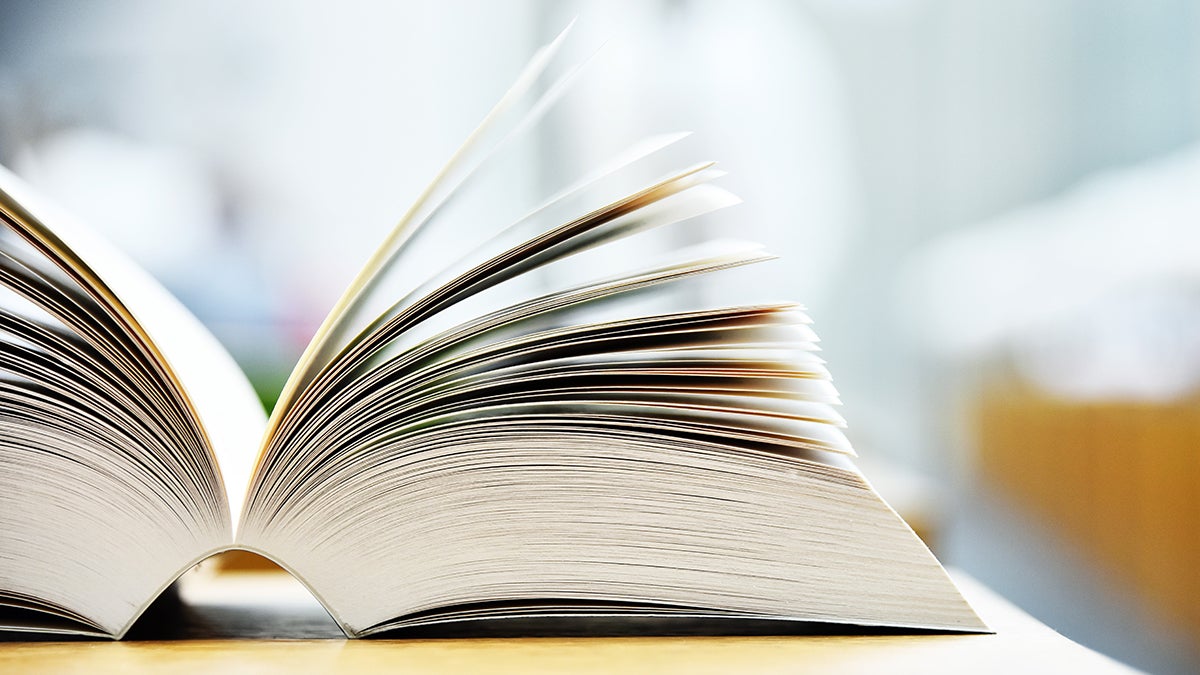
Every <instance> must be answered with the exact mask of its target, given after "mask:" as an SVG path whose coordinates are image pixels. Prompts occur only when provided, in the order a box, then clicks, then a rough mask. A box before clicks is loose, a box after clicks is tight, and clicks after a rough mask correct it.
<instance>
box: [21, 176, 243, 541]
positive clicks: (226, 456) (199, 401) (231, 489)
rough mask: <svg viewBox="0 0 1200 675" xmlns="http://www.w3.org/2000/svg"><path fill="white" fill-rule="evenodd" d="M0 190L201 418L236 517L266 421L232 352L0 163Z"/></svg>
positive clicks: (129, 264) (154, 284)
mask: <svg viewBox="0 0 1200 675" xmlns="http://www.w3.org/2000/svg"><path fill="white" fill-rule="evenodd" d="M0 192H3V193H7V194H8V195H10V196H11V197H12V199H13V200H14V201H15V203H11V204H10V203H6V204H5V206H6V208H10V209H16V210H17V211H18V212H20V213H21V215H22V221H23V222H24V223H25V224H26V225H27V226H28V227H29V228H30V233H31V234H32V235H33V236H35V237H36V238H37V239H38V240H39V241H40V242H41V243H42V244H43V245H44V246H46V247H47V248H48V249H50V250H52V251H54V252H55V253H56V254H57V255H58V256H59V257H61V258H62V259H63V260H64V261H65V262H66V263H67V264H69V265H70V266H71V268H72V269H73V270H75V271H76V272H77V273H78V274H79V275H80V276H81V277H82V278H83V279H85V280H86V281H87V283H88V284H89V285H90V286H92V287H93V288H94V289H95V290H96V291H97V292H98V293H100V295H101V296H102V298H103V299H104V301H105V302H106V303H107V304H109V305H110V306H111V307H112V308H113V309H115V310H116V311H117V312H118V313H119V315H120V318H122V319H123V320H124V321H125V322H126V323H127V324H128V325H129V327H130V328H131V329H132V330H133V332H134V334H135V336H136V337H138V338H139V339H140V340H141V341H142V342H143V343H144V345H145V347H146V348H147V349H148V350H149V352H150V353H151V354H152V355H153V356H154V357H155V358H156V359H157V360H158V361H160V362H161V364H162V365H163V367H164V370H165V371H166V372H167V373H168V374H169V376H170V377H171V379H172V380H173V382H174V384H175V386H176V387H177V388H178V390H179V392H180V393H181V395H182V396H183V397H184V398H185V400H186V402H187V404H188V406H189V407H190V408H191V409H192V411H193V412H194V413H195V415H196V417H197V418H198V419H199V421H200V426H201V430H202V432H203V433H204V434H205V436H206V437H207V439H208V442H209V447H210V449H211V450H212V453H213V454H214V456H215V457H214V461H215V463H216V464H217V465H218V467H219V471H218V475H219V476H221V477H222V480H223V482H224V485H225V492H226V494H227V496H228V497H229V499H230V502H231V504H230V514H231V518H232V519H234V520H236V519H237V517H238V514H240V513H241V502H242V499H243V497H244V493H245V485H246V484H247V482H248V481H249V476H250V471H251V468H252V464H253V461H254V457H255V449H256V448H257V445H258V439H259V437H260V436H261V434H262V430H263V427H264V425H265V419H266V418H265V414H264V412H263V409H262V405H261V404H260V403H259V401H258V397H257V396H256V395H255V393H254V389H253V388H252V387H251V386H250V383H249V381H248V380H247V379H246V376H245V375H244V374H243V373H242V371H241V369H240V368H238V366H237V364H236V363H235V362H234V360H233V357H231V356H230V355H229V352H228V351H226V350H225V348H224V347H223V346H222V345H221V344H220V343H219V342H218V341H217V339H216V338H215V337H213V335H212V334H211V333H210V332H209V331H208V330H207V329H206V328H205V327H204V326H203V325H202V324H201V323H200V322H199V320H197V319H196V317H195V316H194V315H192V314H191V312H189V311H188V310H187V309H186V308H185V307H184V306H183V305H182V304H180V303H179V301H178V300H176V299H175V298H174V297H173V296H172V295H171V294H170V293H168V292H167V290H166V289H164V288H163V287H162V286H161V285H160V284H159V283H158V281H156V280H155V279H154V278H153V277H151V276H150V275H149V274H148V273H147V272H145V271H144V270H142V269H141V268H140V267H138V266H137V265H136V264H135V263H134V262H132V261H131V260H129V259H128V258H127V257H126V256H125V255H124V254H123V253H121V252H120V251H118V250H117V249H116V248H114V247H113V246H112V245H111V244H109V243H108V242H106V241H104V240H103V239H102V238H100V237H98V236H97V235H96V234H95V233H93V232H91V231H90V230H89V229H87V228H86V227H84V226H82V225H80V224H78V223H76V222H75V221H74V220H72V219H71V218H70V217H69V216H67V215H66V214H64V213H62V212H59V211H57V210H56V209H54V207H53V206H52V205H50V204H49V203H47V202H45V201H44V200H42V199H39V198H38V196H37V195H36V194H35V193H34V192H33V191H32V190H30V189H29V187H28V186H26V185H25V184H24V183H23V182H22V181H20V180H19V179H18V178H17V177H16V176H14V175H13V174H12V173H10V172H8V171H7V170H4V169H3V168H0ZM232 524H233V525H234V526H236V523H232Z"/></svg>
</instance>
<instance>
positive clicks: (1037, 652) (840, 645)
mask: <svg viewBox="0 0 1200 675" xmlns="http://www.w3.org/2000/svg"><path fill="white" fill-rule="evenodd" d="M954 577H955V579H956V581H957V582H958V583H959V586H960V587H961V588H962V590H963V592H964V593H965V594H966V596H967V598H968V600H970V602H971V604H972V605H973V606H974V607H975V608H976V610H977V611H978V612H979V614H980V616H982V617H983V618H984V620H985V621H987V622H988V624H989V625H990V626H991V627H992V628H993V630H995V631H996V633H995V634H994V635H958V634H929V633H926V634H917V635H913V634H895V633H886V632H885V633H879V632H876V633H874V634H871V633H863V632H862V631H858V632H855V631H853V630H852V629H848V630H840V629H838V630H833V634H823V635H788V636H781V635H743V636H736V637H735V636H712V635H707V636H705V635H690V636H685V637H663V636H658V637H646V636H627V637H561V636H560V637H502V638H501V637H471V638H462V637H457V638H452V639H451V638H445V637H441V638H438V637H411V636H410V637H406V638H402V639H366V640H346V639H343V638H341V637H340V635H341V634H340V633H339V632H338V630H337V628H336V626H335V625H334V624H333V622H332V620H331V619H330V618H329V616H328V615H327V614H325V613H324V610H322V608H321V607H320V605H319V604H317V603H316V601H315V600H313V599H312V596H311V595H309V594H308V593H307V592H306V591H305V590H304V588H303V587H302V586H300V585H299V584H298V583H296V582H295V581H294V580H292V579H291V578H290V577H287V576H286V575H282V574H273V573H245V572H243V573H224V574H220V575H215V576H213V575H209V576H207V577H201V578H190V579H185V581H186V582H187V583H186V584H184V585H183V586H181V589H180V591H179V594H178V595H179V598H178V600H177V601H175V602H170V601H165V602H160V603H158V604H157V605H156V606H155V607H154V608H152V611H151V612H150V613H148V615H147V616H146V617H145V618H144V619H143V621H141V622H139V625H138V626H137V627H135V631H134V633H133V635H132V636H131V637H130V638H127V639H126V640H125V641H122V642H110V641H97V640H79V641H69V642H63V641H42V642H16V641H9V642H0V672H53V673H96V672H109V671H111V672H130V671H137V670H141V669H144V670H148V671H153V672H164V673H219V674H221V675H234V674H236V673H276V672H279V673H298V672H321V673H326V672H347V673H361V672H379V671H387V672H396V671H399V672H404V673H460V672H469V673H475V672H494V673H531V672H572V673H601V672H662V673H676V672H678V673H687V674H688V675H699V674H701V673H733V672H756V673H790V672H818V673H981V672H982V673H987V672H997V673H1014V672H1020V673H1023V674H1024V673H1040V672H1046V673H1108V672H1114V673H1128V672H1133V671H1131V670H1129V669H1127V668H1125V667H1124V666H1122V665H1120V664H1118V663H1116V662H1115V661H1112V660H1110V659H1108V658H1106V657H1104V656H1101V655H1099V654H1097V653H1096V652H1093V651H1090V650H1088V649H1086V648H1084V647H1081V646H1079V645H1077V644H1075V643H1073V642H1071V641H1070V640H1067V639H1066V638H1064V637H1062V636H1061V635H1059V634H1057V633H1055V632H1054V631H1052V630H1051V629H1049V628H1047V627H1046V626H1044V625H1042V624H1041V623H1039V622H1037V621H1036V620H1034V619H1033V618H1032V617H1030V616H1028V615H1026V614H1025V613H1023V612H1021V611H1020V610H1019V609H1017V608H1015V607H1013V606H1012V605H1011V604H1009V603H1007V602H1006V601H1004V600H1003V599H1001V598H1000V597H999V596H997V595H995V594H994V593H992V592H991V591H989V590H988V589H986V588H984V587H983V586H982V585H980V584H979V583H977V582H975V581H974V580H972V579H970V578H969V577H967V576H965V575H963V574H958V573H955V574H954ZM578 628H579V627H578V626H576V627H575V628H574V629H575V630H578ZM612 628H613V626H608V627H607V628H604V627H602V628H601V629H602V630H604V631H605V632H612ZM566 629H567V630H566V631H564V630H562V629H555V630H554V631H553V632H557V633H563V632H570V630H572V628H571V627H570V626H567V627H566ZM584 630H585V632H586V631H594V630H595V627H594V626H592V627H584ZM476 633H477V634H478V633H479V629H476ZM542 633H543V634H544V633H545V631H544V630H543V631H542ZM184 638H186V639H184Z"/></svg>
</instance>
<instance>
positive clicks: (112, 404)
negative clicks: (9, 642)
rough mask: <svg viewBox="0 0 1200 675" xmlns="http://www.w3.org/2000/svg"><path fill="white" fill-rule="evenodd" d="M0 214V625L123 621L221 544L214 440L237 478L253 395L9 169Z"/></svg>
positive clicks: (225, 530) (144, 280)
mask: <svg viewBox="0 0 1200 675" xmlns="http://www.w3.org/2000/svg"><path fill="white" fill-rule="evenodd" d="M0 217H2V219H3V222H4V225H5V226H6V227H5V231H4V233H3V236H2V237H0V282H2V284H3V286H4V287H5V292H4V296H3V301H2V303H0V306H2V307H3V309H2V310H0V354H3V363H0V371H2V372H0V403H2V405H0V464H2V465H3V466H5V467H6V470H5V471H4V472H0V495H2V496H0V500H3V508H0V551H3V555H0V628H9V629H17V630H36V631H47V630H51V631H63V632H83V633H95V634H105V635H118V636H119V635H121V634H123V633H124V631H125V630H127V629H128V628H129V626H130V624H131V623H132V622H133V621H134V620H135V619H136V618H137V616H138V615H139V614H140V613H141V611H142V610H143V609H144V608H145V607H146V605H147V604H148V603H149V602H150V601H151V600H153V599H154V598H155V597H157V595H158V594H159V593H160V592H161V591H162V589H163V588H164V587H165V586H166V585H167V584H169V583H170V582H171V581H172V580H174V579H175V578H176V577H177V576H178V575H179V574H181V573H182V572H184V571H185V570H186V569H187V568H189V567H190V566H191V565H192V564H194V563H195V562H196V561H197V560H199V559H202V558H204V557H207V556H208V555H211V554H212V553H213V552H214V551H217V550H221V549H224V548H228V547H229V546H230V544H231V542H232V517H233V516H235V515H236V514H237V511H234V510H231V508H230V504H229V500H228V497H227V494H226V492H227V490H226V487H225V484H224V482H223V480H222V474H221V471H220V470H219V469H218V467H217V458H216V455H220V456H221V458H220V461H221V462H223V463H224V464H225V465H226V466H227V467H228V468H229V469H230V475H233V478H234V480H237V481H239V485H238V488H237V489H236V490H237V492H236V493H237V494H240V492H241V483H242V481H244V480H245V477H244V476H246V475H248V473H249V469H250V465H251V462H252V461H253V451H252V448H253V447H254V443H255V439H256V437H257V436H258V435H259V434H260V433H261V431H262V428H263V425H264V416H263V412H262V408H261V405H260V404H259V403H258V401H257V399H256V398H255V396H254V394H253V391H252V389H251V388H250V386H249V384H248V382H247V381H246V379H245V377H244V376H243V375H242V374H241V372H240V371H239V370H238V368H237V367H236V365H235V364H234V362H233V360H232V359H231V358H230V357H229V355H228V353H226V352H225V350H224V349H223V348H221V346H220V345H219V343H217V341H216V340H215V339H214V338H213V337H212V336H211V334H209V333H208V332H207V330H205V329H204V327H203V326H201V325H200V323H199V322H198V321H196V319H195V318H194V317H193V316H192V315H191V314H189V313H188V312H187V311H186V310H185V309H184V308H183V307H182V306H181V305H180V304H179V303H178V302H177V301H176V300H175V299H174V298H172V297H171V296H170V295H169V294H168V293H167V292H166V291H165V290H163V289H162V287H161V286H159V285H158V284H157V283H156V282H155V281H154V280H153V279H152V278H151V277H150V276H149V275H147V274H146V273H145V272H144V271H142V270H140V269H139V268H138V267H137V266H136V265H134V264H133V263H132V262H131V261H129V260H128V259H126V258H125V257H124V256H123V255H121V254H120V253H119V252H118V251H116V250H115V249H113V248H112V247H111V246H109V245H108V244H107V243H106V242H104V241H103V240H101V239H99V238H98V237H96V236H95V235H94V234H93V233H91V232H90V231H88V230H87V229H86V228H83V227H80V226H78V225H76V224H74V223H73V222H72V221H71V219H70V218H69V217H68V216H66V215H64V214H62V213H60V212H57V211H56V210H55V209H54V208H53V207H52V206H51V205H49V204H47V203H46V202H44V201H43V200H41V199H40V198H39V197H38V196H37V195H36V194H34V193H33V192H32V191H31V190H30V189H29V188H28V187H27V186H25V185H24V184H23V183H22V182H21V181H20V180H18V179H17V178H16V177H15V176H13V175H12V174H10V173H8V172H7V171H5V170H3V169H0ZM185 382H186V383H187V384H186V386H185V385H184V383H185ZM239 466H240V468H239ZM239 472H240V473H242V474H243V477H238V476H237V475H236V474H237V473H239Z"/></svg>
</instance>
